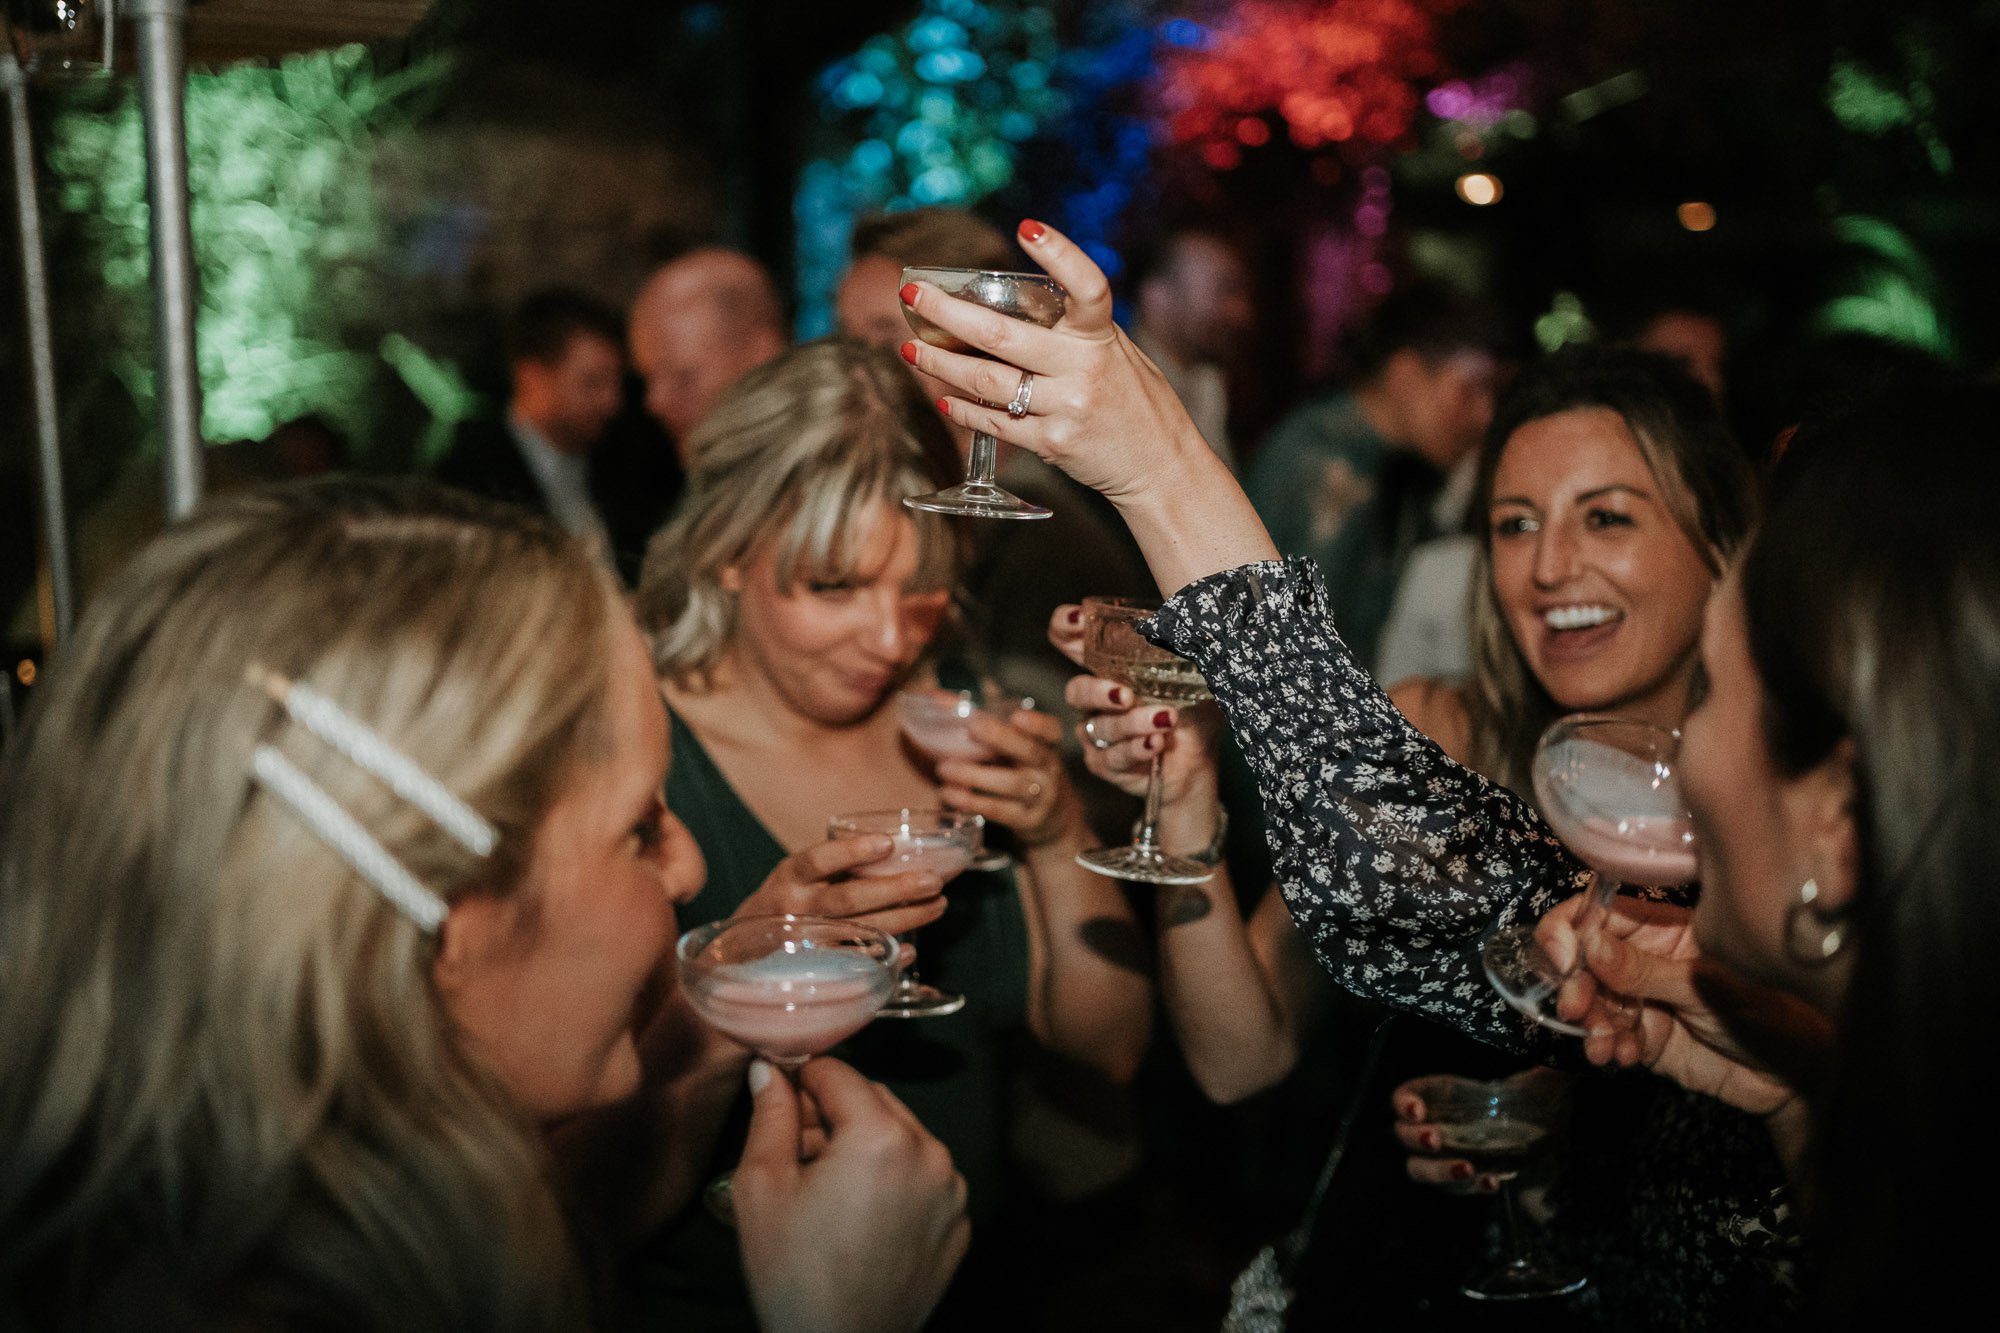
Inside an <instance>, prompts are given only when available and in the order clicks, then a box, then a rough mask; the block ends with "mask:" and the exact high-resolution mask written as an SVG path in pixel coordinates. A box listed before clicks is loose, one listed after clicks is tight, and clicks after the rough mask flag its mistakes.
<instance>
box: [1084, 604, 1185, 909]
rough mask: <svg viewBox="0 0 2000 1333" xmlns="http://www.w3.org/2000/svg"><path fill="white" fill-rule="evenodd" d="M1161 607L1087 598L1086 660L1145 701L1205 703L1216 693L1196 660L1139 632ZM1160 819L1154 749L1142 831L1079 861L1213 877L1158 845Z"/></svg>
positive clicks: (1153, 875) (1088, 865)
mask: <svg viewBox="0 0 2000 1333" xmlns="http://www.w3.org/2000/svg"><path fill="white" fill-rule="evenodd" d="M1159 609H1160V604H1159V603H1158V602H1152V601H1146V600H1143V599H1140V598H1135V597H1086V598H1084V599H1083V665H1084V666H1085V667H1086V668H1087V669H1088V670H1089V671H1090V673H1091V674H1092V675H1094V676H1102V677H1103V678H1104V679H1106V680H1115V681H1117V682H1118V683H1119V684H1121V685H1124V686H1127V687H1128V688H1130V689H1131V691H1132V693H1133V694H1135V695H1137V696H1138V699H1139V702H1140V703H1141V704H1169V705H1174V706H1180V707H1185V706H1187V705H1189V704H1198V703H1206V702H1207V701H1208V700H1209V699H1210V698H1211V697H1213V696H1211V695H1210V694H1209V692H1208V682H1207V681H1206V680H1204V679H1202V675H1201V672H1200V671H1198V670H1196V669H1195V665H1194V663H1192V662H1190V661H1188V660H1187V659H1186V658H1185V657H1182V656H1180V655H1178V654H1176V653H1170V652H1168V651H1167V650H1166V649H1164V648H1158V647H1155V646H1154V645H1153V643H1152V642H1151V641H1150V640H1148V639H1147V638H1146V637H1145V636H1144V635H1143V634H1141V633H1139V622H1140V621H1142V620H1144V619H1145V618H1146V617H1147V616H1150V615H1152V614H1153V613H1154V612H1155V611H1157V610H1159ZM1159 819H1160V756H1159V755H1158V754H1155V755H1154V756H1153V766H1152V772H1151V774H1150V775H1149V776H1148V777H1147V780H1146V813H1145V816H1144V818H1143V819H1141V820H1140V823H1139V832H1138V836H1137V837H1135V838H1134V839H1133V840H1132V842H1131V843H1130V844H1129V845H1127V846H1124V847H1100V848H1098V849H1097V850H1096V851H1090V852H1084V853H1082V854H1081V855H1079V856H1078V857H1077V858H1076V860H1077V864H1078V865H1080V866H1082V867H1084V868H1085V869H1086V870H1095V871H1096V872H1097V873H1098V874H1100V875H1111V876H1113V877H1115V878H1117V879H1132V880H1139V881H1141V882H1142V883H1146V884H1200V883H1202V882H1204V881H1206V880H1210V879H1213V878H1215V867H1214V866H1211V865H1207V864H1205V863H1203V862H1201V861H1197V860H1195V859H1194V858H1193V857H1189V856H1175V855H1173V854H1171V853H1169V852H1165V851H1162V850H1161V849H1160V846H1159V837H1158V824H1159Z"/></svg>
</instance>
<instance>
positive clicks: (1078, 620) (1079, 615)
mask: <svg viewBox="0 0 2000 1333" xmlns="http://www.w3.org/2000/svg"><path fill="white" fill-rule="evenodd" d="M1069 623H1070V624H1072V625H1081V624H1082V623H1083V608H1082V607H1080V606H1072V607H1071V608H1070V609H1069Z"/></svg>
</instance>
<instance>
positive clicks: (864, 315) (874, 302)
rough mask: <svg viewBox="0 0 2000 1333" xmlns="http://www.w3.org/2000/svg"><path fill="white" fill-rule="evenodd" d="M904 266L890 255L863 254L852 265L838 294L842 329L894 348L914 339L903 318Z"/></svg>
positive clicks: (836, 301)
mask: <svg viewBox="0 0 2000 1333" xmlns="http://www.w3.org/2000/svg"><path fill="white" fill-rule="evenodd" d="M902 287H903V266H902V265H900V264H898V263H897V262H896V261H895V260H893V259H890V258H889V257H888V256H886V255H863V256H862V257H861V258H859V259H857V260H855V261H854V262H853V263H852V264H850V265H848V267H847V272H846V273H844V274H842V275H841V279H840V288H839V290H838V291H836V292H835V293H834V298H833V306H834V318H835V320H836V322H837V323H838V324H839V326H840V331H841V332H842V333H844V334H846V335H847V336H848V337H850V338H859V339H860V340H861V341H862V342H865V343H867V344H868V345H869V346H871V347H887V348H889V349H890V350H892V351H893V350H894V349H896V348H897V347H900V346H902V345H903V344H904V343H906V342H908V341H909V340H910V336H911V335H910V326H909V324H908V323H907V322H905V321H904V319H903V298H902V297H901V296H899V295H898V294H897V293H899V292H900V291H901V290H902Z"/></svg>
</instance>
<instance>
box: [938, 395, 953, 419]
mask: <svg viewBox="0 0 2000 1333" xmlns="http://www.w3.org/2000/svg"><path fill="white" fill-rule="evenodd" d="M937 410H938V415H940V416H947V417H948V416H950V415H951V400H950V399H949V398H940V399H938V400H937Z"/></svg>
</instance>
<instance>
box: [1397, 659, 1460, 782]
mask: <svg viewBox="0 0 2000 1333" xmlns="http://www.w3.org/2000/svg"><path fill="white" fill-rule="evenodd" d="M1389 702H1390V703H1392V704H1394V705H1396V707H1397V709H1398V710H1399V711H1400V712H1401V713H1402V714H1403V716H1404V717H1405V718H1407V719H1409V723H1410V725H1411V726H1413V727H1415V728H1416V729H1417V730H1418V731H1421V732H1423V733H1424V735H1426V736H1428V737H1429V738H1430V739H1431V740H1432V741H1433V742H1435V743H1436V745H1437V747H1438V748H1439V749H1441V750H1443V751H1444V752H1445V753H1446V754H1448V755H1450V756H1451V757H1452V758H1453V759H1455V760H1457V761H1458V762H1459V763H1461V764H1469V763H1470V759H1469V757H1468V756H1469V755H1470V753H1471V750H1472V714H1471V712H1470V711H1468V710H1467V708H1466V705H1465V693H1464V691H1463V690H1462V689H1460V688H1459V687H1458V686H1456V685H1453V684H1452V683H1451V682H1449V681H1443V680H1436V679H1433V678H1431V677H1427V676H1413V677H1411V678H1410V679H1408V680H1405V681H1401V682H1399V683H1398V684H1397V685H1396V687H1395V688H1394V689H1391V690H1390V691H1389Z"/></svg>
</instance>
